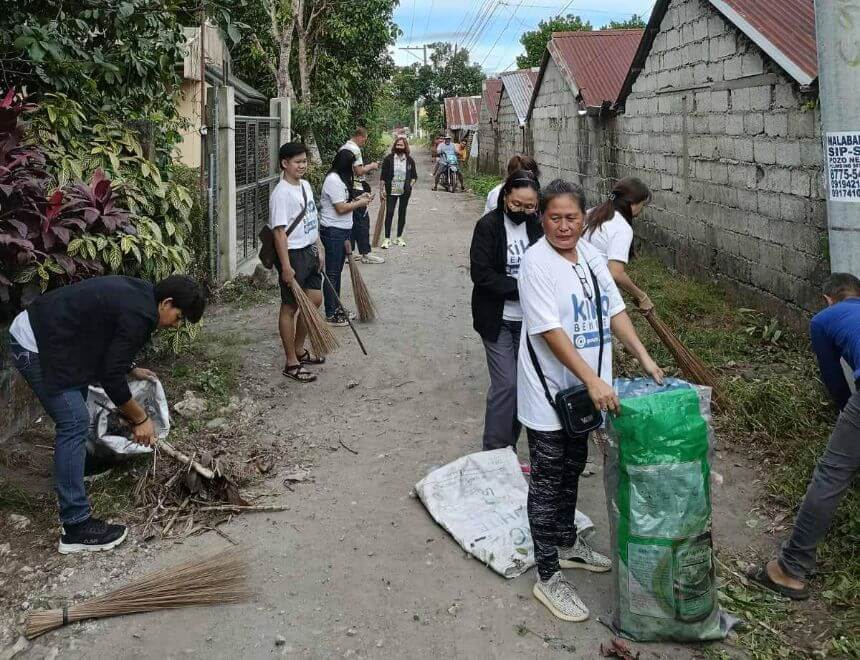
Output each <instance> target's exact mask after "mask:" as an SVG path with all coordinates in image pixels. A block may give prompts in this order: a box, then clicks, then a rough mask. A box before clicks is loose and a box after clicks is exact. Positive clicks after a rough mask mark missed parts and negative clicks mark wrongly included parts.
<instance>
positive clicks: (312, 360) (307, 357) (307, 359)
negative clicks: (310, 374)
mask: <svg viewBox="0 0 860 660" xmlns="http://www.w3.org/2000/svg"><path fill="white" fill-rule="evenodd" d="M299 362H300V363H301V364H325V358H324V357H311V352H310V351H305V352H304V354H303V355H301V356H299Z"/></svg>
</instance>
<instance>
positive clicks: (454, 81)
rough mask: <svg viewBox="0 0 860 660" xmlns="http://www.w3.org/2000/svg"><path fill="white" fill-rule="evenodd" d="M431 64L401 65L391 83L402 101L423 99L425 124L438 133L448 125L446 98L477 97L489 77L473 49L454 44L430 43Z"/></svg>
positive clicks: (410, 102) (397, 97) (394, 95)
mask: <svg viewBox="0 0 860 660" xmlns="http://www.w3.org/2000/svg"><path fill="white" fill-rule="evenodd" d="M428 48H431V49H432V53H431V55H430V63H429V64H427V65H420V64H417V63H416V64H413V65H411V66H406V67H400V68H398V69H397V71H396V72H395V74H394V76H393V78H392V81H391V85H392V88H393V92H392V95H393V97H394V98H395V99H397V100H398V101H399V102H400V103H402V104H404V105H409V106H411V105H412V103H414V102H415V101H416V100H419V99H420V100H422V101H423V106H424V112H425V117H424V121H423V123H422V126H423V128H424V129H425V130H427V131H429V132H431V133H435V132H438V131H441V130H442V129H443V128H444V121H443V115H442V101H443V99H445V98H447V97H449V96H477V95H479V94H480V93H481V86H482V84H483V82H484V79H485V78H486V76H485V75H484V72H483V71H482V70H481V67H480V65H479V64H472V63H471V62H470V60H469V51H468V50H464V49H460V50H458V51H457V52H456V53H455V52H454V46H453V44H450V43H447V42H439V43H434V44H430V45H429V46H428Z"/></svg>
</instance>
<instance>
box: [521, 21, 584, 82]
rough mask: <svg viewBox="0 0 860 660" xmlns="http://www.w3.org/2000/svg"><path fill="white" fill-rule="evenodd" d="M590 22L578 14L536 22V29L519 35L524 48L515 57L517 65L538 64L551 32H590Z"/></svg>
mask: <svg viewBox="0 0 860 660" xmlns="http://www.w3.org/2000/svg"><path fill="white" fill-rule="evenodd" d="M591 29H592V27H591V23H589V22H588V21H583V20H582V19H581V18H580V17H579V16H575V15H574V14H568V15H567V16H553V17H552V18H548V19H546V20H543V21H541V22H540V23H538V26H537V29H535V30H530V31H529V32H526V33H524V34H523V35H522V36H521V37H520V43H521V44H522V45H523V47H524V48H525V49H526V52H525V54H523V55H520V56H519V57H518V58H517V67H519V68H520V69H530V68H532V67H536V66H540V63H541V60H542V59H543V54H544V51H545V50H546V46H547V44H548V43H549V40H550V39H551V38H552V33H553V32H590V31H591Z"/></svg>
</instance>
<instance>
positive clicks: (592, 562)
mask: <svg viewBox="0 0 860 660" xmlns="http://www.w3.org/2000/svg"><path fill="white" fill-rule="evenodd" d="M558 565H559V566H561V567H562V568H583V569H585V570H586V571H591V572H592V573H606V572H607V571H610V570H612V561H611V560H610V559H609V557H604V556H603V555H601V554H600V553H599V552H597V551H596V550H595V549H594V548H592V547H591V546H590V545H588V542H587V541H586V540H585V539H584V538H582V536H577V537H576V544H575V545H574V546H573V547H572V548H559V549H558Z"/></svg>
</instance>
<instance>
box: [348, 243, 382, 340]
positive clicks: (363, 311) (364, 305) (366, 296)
mask: <svg viewBox="0 0 860 660" xmlns="http://www.w3.org/2000/svg"><path fill="white" fill-rule="evenodd" d="M346 261H347V263H348V264H349V278H350V280H351V281H352V295H353V297H354V298H355V309H356V311H357V312H358V319H359V320H360V321H361V322H362V323H367V322H369V321H373V320H374V319H375V318H376V306H375V305H374V304H373V298H371V297H370V290H369V289H368V288H367V284H365V282H364V278H363V277H362V276H361V270H360V269H359V267H358V264H357V263H355V260H354V259H353V258H352V255H347V258H346Z"/></svg>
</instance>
